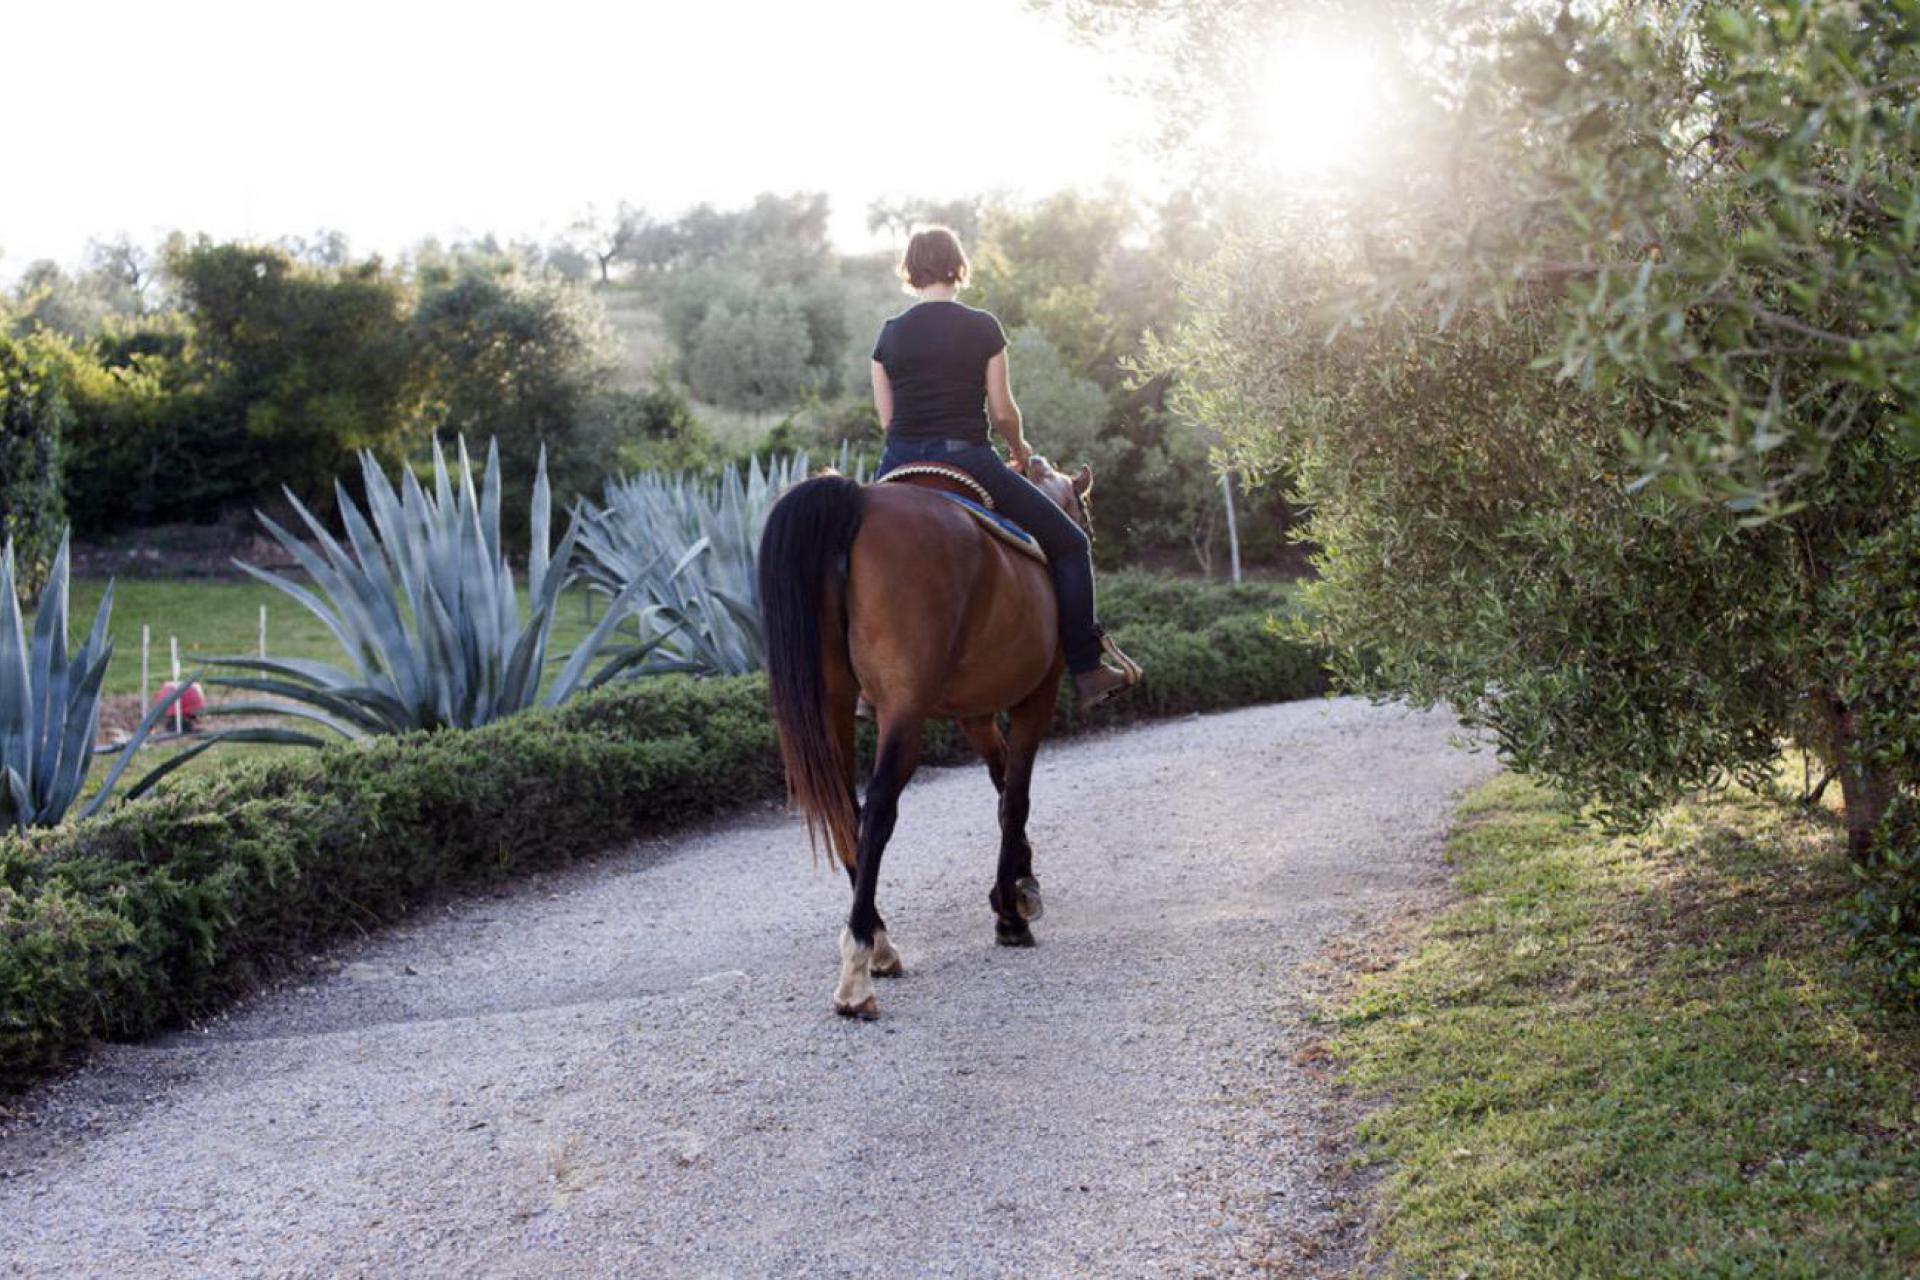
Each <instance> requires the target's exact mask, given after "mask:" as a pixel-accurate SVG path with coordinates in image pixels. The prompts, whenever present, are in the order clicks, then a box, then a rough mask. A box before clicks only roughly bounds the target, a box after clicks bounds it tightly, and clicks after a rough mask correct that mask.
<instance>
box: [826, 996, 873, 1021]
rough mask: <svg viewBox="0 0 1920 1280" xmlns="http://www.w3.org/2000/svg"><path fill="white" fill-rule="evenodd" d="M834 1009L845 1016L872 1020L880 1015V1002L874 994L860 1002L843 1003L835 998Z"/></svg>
mask: <svg viewBox="0 0 1920 1280" xmlns="http://www.w3.org/2000/svg"><path fill="white" fill-rule="evenodd" d="M833 1011H834V1012H835V1013H837V1014H839V1015H840V1016H841V1017H843V1018H858V1019H860V1021H862V1022H872V1021H873V1020H874V1019H875V1018H877V1017H879V1016H880V1002H879V1001H878V1000H876V999H874V998H873V997H872V996H868V997H867V998H866V999H865V1000H862V1001H861V1002H860V1003H859V1004H842V1003H840V1002H839V1001H838V1000H835V1001H834V1002H833Z"/></svg>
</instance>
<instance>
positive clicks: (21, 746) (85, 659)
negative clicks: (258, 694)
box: [0, 534, 300, 831]
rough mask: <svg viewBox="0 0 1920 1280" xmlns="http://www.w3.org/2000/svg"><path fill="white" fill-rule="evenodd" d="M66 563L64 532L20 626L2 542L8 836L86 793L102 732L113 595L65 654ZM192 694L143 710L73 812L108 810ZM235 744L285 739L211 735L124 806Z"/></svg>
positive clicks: (1, 784) (1, 759)
mask: <svg viewBox="0 0 1920 1280" xmlns="http://www.w3.org/2000/svg"><path fill="white" fill-rule="evenodd" d="M68 562H69V552H68V544H67V538H66V536H65V535H64V534H62V536H61V538H60V544H59V549H58V550H57V551H55V552H54V556H53V567H52V569H51V570H50V571H49V573H48V574H47V579H46V587H45V590H44V593H43V594H42V596H41V599H40V607H39V609H38V610H37V611H36V612H35V614H34V618H33V623H32V625H31V626H28V625H27V623H26V621H25V619H24V618H23V617H22V614H21V610H20V602H19V598H18V597H17V596H16V595H15V594H14V588H15V585H16V580H15V567H14V553H13V543H11V542H8V543H7V548H6V553H5V555H4V556H3V557H0V823H4V824H5V825H6V826H7V827H11V828H13V829H14V830H16V831H19V830H24V829H25V828H27V827H51V826H56V825H58V824H59V823H60V821H61V820H62V819H64V818H65V817H66V816H67V813H68V812H69V811H70V810H71V809H72V808H73V806H74V804H75V803H76V802H77V801H78V800H79V799H80V796H81V793H82V792H84V791H85V790H86V783H87V773H88V770H89V768H90V767H91V766H92V764H93V756H94V750H93V744H94V739H95V738H96V737H97V736H98V734H99V732H100V691H101V685H102V683H103V682H104V681H105V680H106V677H107V664H108V663H109V662H110V661H112V659H113V641H112V640H110V639H109V638H108V637H107V624H108V621H109V619H110V618H111V617H112V614H113V587H112V585H111V584H109V585H108V587H107V590H106V593H105V594H104V595H103V596H102V597H101V598H100V607H99V608H98V609H97V610H96V611H95V612H94V615H93V628H92V630H90V631H89V632H88V633H87V638H86V639H85V640H83V641H81V643H80V647H79V648H78V649H76V650H74V651H73V652H72V653H71V654H69V653H68V652H67V586H68V582H67V579H68ZM190 687H191V684H190V682H181V683H180V684H179V686H178V688H176V689H175V690H174V692H173V693H172V694H170V695H168V696H167V697H166V698H163V699H161V700H160V701H158V702H156V703H155V704H154V705H153V706H152V707H151V708H149V709H148V710H147V713H146V717H145V718H144V719H143V720H141V722H140V724H139V726H138V727H137V728H136V729H135V730H134V732H133V736H132V737H130V738H128V739H127V744H126V745H125V746H124V747H122V748H121V749H120V752H119V755H118V756H117V757H116V758H115V760H114V762H113V766H112V768H110V769H109V770H108V771H107V777H106V780H105V781H104V782H103V783H101V785H100V789H99V790H98V791H96V792H95V793H94V794H93V798H92V799H91V800H89V801H88V802H87V804H86V806H85V807H84V808H83V809H82V810H81V811H80V816H81V817H83V818H84V817H91V816H92V815H93V814H95V813H98V812H99V811H100V809H101V808H102V807H103V806H104V805H105V804H106V803H107V800H108V798H109V797H110V796H111V795H112V794H113V791H114V788H115V787H116V786H117V785H118V784H119V782H120V777H121V775H122V774H123V773H125V772H126V770H127V766H128V765H129V764H131V763H132V761H133V756H134V753H135V752H136V751H138V750H139V749H140V747H141V745H142V744H144V743H145V742H146V740H147V736H148V734H149V733H151V732H152V730H153V727H154V726H155V725H156V724H158V723H160V721H161V719H162V718H163V717H164V716H165V715H166V713H167V712H168V711H170V710H171V709H172V708H173V704H174V702H175V701H176V700H177V699H178V698H179V697H180V695H181V694H182V693H184V692H185V691H186V690H187V689H188V688H190ZM234 736H244V737H245V738H246V739H247V740H249V741H284V740H286V739H285V738H283V737H281V736H280V735H279V734H276V733H274V732H273V731H270V730H266V731H263V730H252V729H250V730H243V731H236V733H235V734H225V735H223V734H215V735H212V736H210V737H208V738H206V739H205V740H203V741H201V742H198V743H195V744H194V745H193V746H191V747H189V748H187V749H186V750H185V751H182V752H179V753H177V754H176V755H174V756H172V757H171V758H169V759H168V760H167V761H166V762H164V763H163V764H161V765H160V766H159V767H157V768H155V769H154V770H152V771H151V772H149V773H148V774H147V775H146V776H145V777H144V778H142V779H140V781H139V782H137V783H135V784H134V785H133V787H132V788H131V789H130V790H129V791H128V792H127V798H128V799H133V798H135V797H137V796H140V795H142V794H144V793H145V792H146V791H147V790H148V789H149V788H151V787H152V786H153V784H154V783H156V782H158V781H159V780H160V779H161V778H163V777H165V776H166V775H167V774H169V773H171V772H172V771H173V770H175V769H177V768H179V767H180V766H181V765H183V764H185V763H186V762H187V761H189V760H191V759H192V758H193V757H195V756H197V755H199V754H200V753H201V752H203V751H205V750H206V749H207V748H209V747H211V746H213V745H214V744H215V743H217V742H222V741H227V740H229V739H231V738H232V737H234ZM295 736H300V735H295Z"/></svg>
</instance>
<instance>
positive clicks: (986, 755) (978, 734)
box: [960, 716, 1007, 791]
mask: <svg viewBox="0 0 1920 1280" xmlns="http://www.w3.org/2000/svg"><path fill="white" fill-rule="evenodd" d="M960 729H961V731H962V732H964V733H965V734H966V735H967V741H968V742H971V743H972V744H973V749H974V750H975V751H978V752H979V753H980V759H981V760H983V761H985V762H986V766H987V776H988V777H989V778H991V779H993V789H994V790H995V791H1005V790H1006V789H1007V740H1006V738H1005V736H1003V735H1002V734H1001V732H1000V717H998V716H973V717H971V718H970V719H966V720H962V721H961V722H960Z"/></svg>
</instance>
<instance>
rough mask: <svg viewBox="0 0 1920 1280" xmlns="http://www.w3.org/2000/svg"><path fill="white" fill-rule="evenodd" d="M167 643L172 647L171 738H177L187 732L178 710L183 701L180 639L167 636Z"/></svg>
mask: <svg viewBox="0 0 1920 1280" xmlns="http://www.w3.org/2000/svg"><path fill="white" fill-rule="evenodd" d="M167 643H168V644H169V645H171V646H172V647H173V736H174V737H176V738H177V737H179V736H180V735H181V734H183V733H185V732H186V731H187V723H186V719H185V718H184V715H183V713H182V712H181V710H180V704H181V703H182V702H183V701H184V700H185V699H184V698H183V697H182V696H181V693H180V637H179V636H168V637H167Z"/></svg>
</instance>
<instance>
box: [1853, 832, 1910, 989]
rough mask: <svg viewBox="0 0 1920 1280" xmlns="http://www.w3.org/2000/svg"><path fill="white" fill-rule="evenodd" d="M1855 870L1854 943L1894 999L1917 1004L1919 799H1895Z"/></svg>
mask: <svg viewBox="0 0 1920 1280" xmlns="http://www.w3.org/2000/svg"><path fill="white" fill-rule="evenodd" d="M1854 874H1855V876H1856V877H1857V878H1858V879H1859V881H1860V888H1859V889H1858V890H1857V891H1856V892H1855V893H1854V895H1853V898H1852V900H1851V901H1850V902H1849V903H1848V909H1847V923H1848V925H1849V927H1850V928H1851V930H1852V932H1853V938H1854V945H1855V946H1856V947H1858V948H1859V950H1860V953H1861V954H1862V955H1863V956H1864V957H1865V958H1866V959H1867V961H1868V963H1870V964H1871V965H1872V966H1873V967H1874V968H1875V969H1876V970H1878V971H1879V973H1880V976H1881V977H1882V978H1883V979H1885V981H1886V984H1887V988H1888V990H1889V991H1890V993H1891V995H1892V997H1893V998H1894V999H1895V1000H1897V1001H1899V1002H1901V1003H1904V1004H1908V1005H1911V1006H1914V1007H1916V1008H1920V801H1916V800H1915V799H1914V797H1913V796H1911V795H1904V796H1900V797H1897V798H1896V799H1895V800H1894V802H1893V804H1892V805H1891V807H1889V809H1888V810H1887V816H1886V818H1885V820H1884V821H1882V822H1881V824H1880V830H1879V833H1878V835H1877V836H1876V837H1875V840H1874V853H1873V856H1872V858H1870V859H1869V860H1868V861H1867V862H1866V863H1865V864H1856V865H1855V867H1854Z"/></svg>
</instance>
